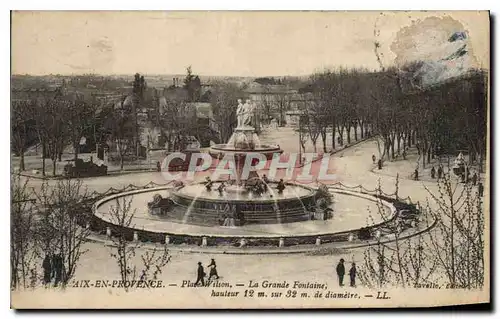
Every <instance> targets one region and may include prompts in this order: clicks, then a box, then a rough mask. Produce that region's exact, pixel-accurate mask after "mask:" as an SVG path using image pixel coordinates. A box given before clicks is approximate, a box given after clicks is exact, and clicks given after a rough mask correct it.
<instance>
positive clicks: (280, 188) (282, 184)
mask: <svg viewBox="0 0 500 319" xmlns="http://www.w3.org/2000/svg"><path fill="white" fill-rule="evenodd" d="M276 189H277V190H278V194H283V191H284V190H285V182H283V178H282V179H280V181H279V182H278V186H276Z"/></svg>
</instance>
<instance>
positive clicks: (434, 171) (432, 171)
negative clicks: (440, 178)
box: [431, 166, 436, 178]
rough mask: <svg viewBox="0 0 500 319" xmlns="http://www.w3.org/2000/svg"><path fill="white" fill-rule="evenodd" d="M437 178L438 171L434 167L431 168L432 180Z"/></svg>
mask: <svg viewBox="0 0 500 319" xmlns="http://www.w3.org/2000/svg"><path fill="white" fill-rule="evenodd" d="M435 177H436V169H435V168H434V166H433V167H432V168H431V178H435Z"/></svg>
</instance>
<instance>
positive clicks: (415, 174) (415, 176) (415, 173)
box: [413, 168, 418, 181]
mask: <svg viewBox="0 0 500 319" xmlns="http://www.w3.org/2000/svg"><path fill="white" fill-rule="evenodd" d="M413 177H414V178H415V180H416V181H418V168H415V172H414V173H413Z"/></svg>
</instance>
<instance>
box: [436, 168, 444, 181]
mask: <svg viewBox="0 0 500 319" xmlns="http://www.w3.org/2000/svg"><path fill="white" fill-rule="evenodd" d="M437 173H438V179H440V178H441V177H442V176H443V168H442V167H441V166H439V167H438V171H437Z"/></svg>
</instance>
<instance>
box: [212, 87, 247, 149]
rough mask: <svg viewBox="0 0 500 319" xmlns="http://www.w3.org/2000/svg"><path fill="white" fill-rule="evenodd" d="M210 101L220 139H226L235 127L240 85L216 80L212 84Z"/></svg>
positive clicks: (240, 96) (240, 91)
mask: <svg viewBox="0 0 500 319" xmlns="http://www.w3.org/2000/svg"><path fill="white" fill-rule="evenodd" d="M212 87H213V90H212V95H211V103H212V109H213V115H214V121H215V124H216V126H217V129H218V131H219V134H220V140H221V141H228V140H229V138H230V137H231V135H232V134H233V130H234V128H235V127H236V105H237V101H238V99H241V98H242V97H243V91H242V89H241V87H240V86H238V85H236V84H233V83H226V82H216V83H214V84H213V86H212Z"/></svg>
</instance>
